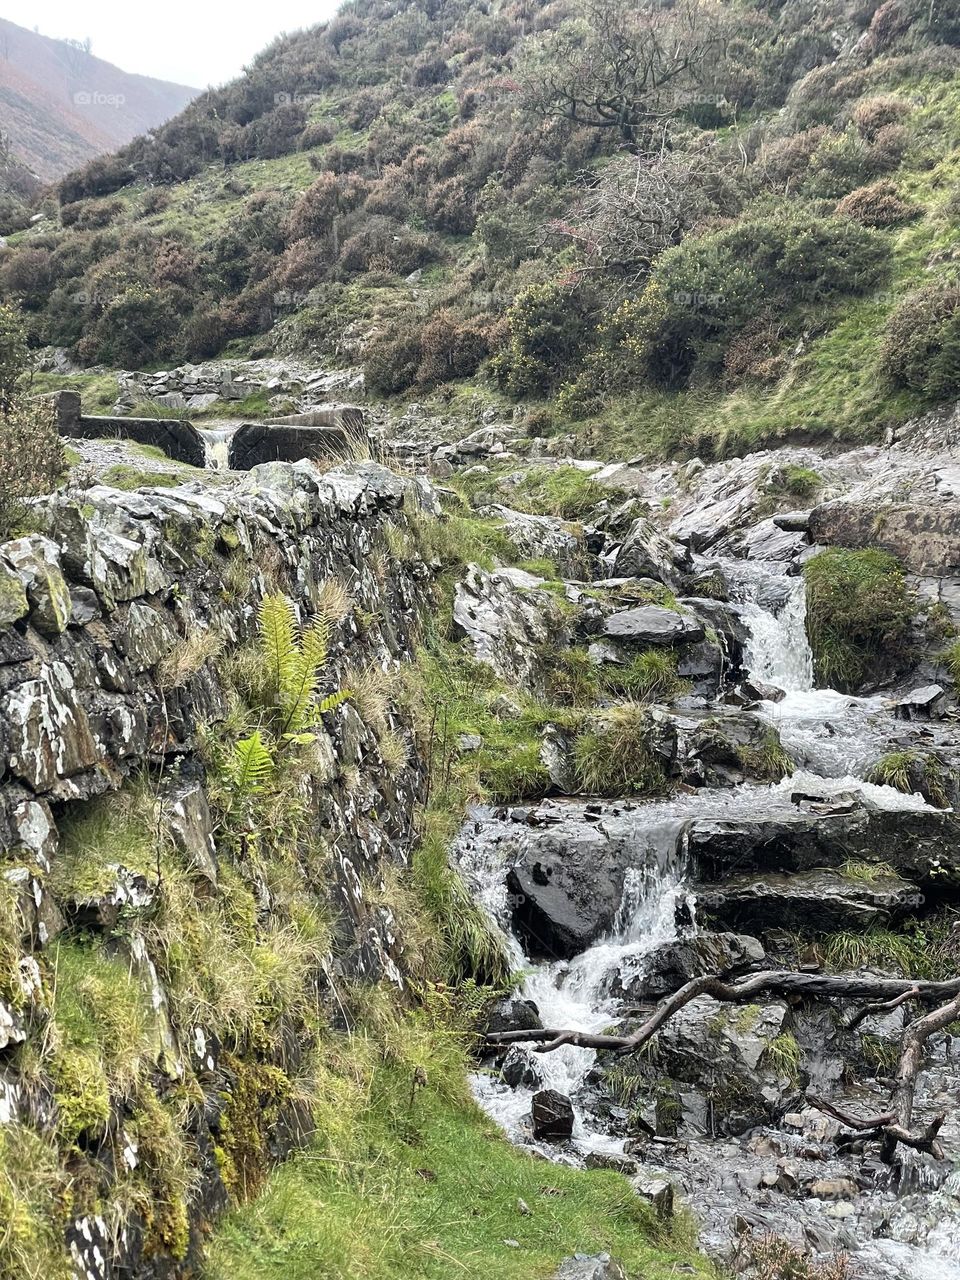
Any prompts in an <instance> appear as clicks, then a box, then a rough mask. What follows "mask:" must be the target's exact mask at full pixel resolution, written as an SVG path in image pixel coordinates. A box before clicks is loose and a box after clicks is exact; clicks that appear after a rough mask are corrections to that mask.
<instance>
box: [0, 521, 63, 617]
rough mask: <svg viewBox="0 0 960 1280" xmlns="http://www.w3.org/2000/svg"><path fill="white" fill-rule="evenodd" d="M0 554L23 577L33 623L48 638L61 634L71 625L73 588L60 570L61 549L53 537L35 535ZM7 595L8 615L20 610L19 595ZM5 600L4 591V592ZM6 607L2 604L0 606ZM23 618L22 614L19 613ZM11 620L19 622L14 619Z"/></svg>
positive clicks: (18, 540)
mask: <svg viewBox="0 0 960 1280" xmlns="http://www.w3.org/2000/svg"><path fill="white" fill-rule="evenodd" d="M0 555H2V556H3V559H4V560H5V561H6V563H7V564H8V565H9V566H10V568H11V569H12V570H13V572H14V574H15V575H16V576H17V578H19V580H20V583H21V585H22V587H23V589H24V590H25V591H26V593H27V599H28V600H29V602H30V621H31V622H32V623H33V625H34V626H35V627H36V628H37V630H38V631H42V632H44V633H45V634H46V635H59V634H60V633H61V632H62V631H65V630H66V628H67V625H68V623H69V622H70V611H71V602H70V588H69V587H68V586H67V582H66V579H65V578H64V576H63V571H62V570H61V567H60V548H59V547H58V546H57V544H56V543H55V542H51V540H50V539H49V538H43V537H41V536H40V535H39V534H32V535H31V536H30V537H27V538H16V539H14V541H12V542H5V543H4V544H3V546H2V547H0ZM6 594H7V601H6V606H7V612H8V613H9V612H10V610H11V608H13V610H14V612H16V611H17V610H18V609H19V596H18V595H17V593H16V592H12V591H9V590H8V592H7V593H6ZM0 600H2V592H0ZM0 607H2V605H0ZM17 616H22V614H17ZM9 621H16V618H10V619H9Z"/></svg>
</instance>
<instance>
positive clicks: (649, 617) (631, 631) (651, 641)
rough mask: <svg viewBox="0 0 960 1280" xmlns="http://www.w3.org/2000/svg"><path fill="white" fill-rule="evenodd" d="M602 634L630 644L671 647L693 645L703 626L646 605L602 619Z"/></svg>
mask: <svg viewBox="0 0 960 1280" xmlns="http://www.w3.org/2000/svg"><path fill="white" fill-rule="evenodd" d="M603 634H604V635H605V636H609V637H610V638H611V639H613V640H619V641H628V642H630V643H633V644H641V645H675V644H685V643H696V642H697V641H700V640H702V639H703V638H704V635H705V632H704V628H703V624H702V623H701V622H700V621H699V620H698V619H697V618H694V617H692V616H690V615H689V614H683V613H678V612H676V611H675V610H673V609H662V608H660V606H659V605H653V604H648V605H641V606H639V607H638V608H636V609H624V610H622V611H621V612H619V613H613V614H611V615H610V616H609V617H608V618H606V619H605V620H604V624H603Z"/></svg>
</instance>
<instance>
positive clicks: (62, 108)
mask: <svg viewBox="0 0 960 1280" xmlns="http://www.w3.org/2000/svg"><path fill="white" fill-rule="evenodd" d="M195 95H196V90H195V89H189V88H187V87H186V86H185V85H180V84H170V83H168V82H167V81H165V80H154V79H152V78H151V77H149V76H138V75H130V74H129V73H128V72H126V71H121V70H120V68H119V67H115V66H113V65H112V64H111V63H109V62H104V61H103V59H102V58H97V57H94V56H93V54H92V53H90V52H89V50H88V49H86V48H85V47H84V46H83V45H82V44H81V43H80V42H78V41H73V40H54V39H51V38H50V37H49V36H43V35H39V34H38V33H37V32H34V31H27V30H26V29H25V28H24V27H19V26H17V25H16V24H15V23H13V22H8V21H7V20H6V19H5V18H0V130H2V131H3V133H4V134H6V135H7V137H8V138H9V141H10V146H11V150H12V152H13V155H14V156H15V157H16V158H17V159H18V160H20V161H21V162H22V163H23V164H24V165H25V166H26V167H27V168H28V169H30V170H31V171H32V172H34V173H35V174H36V175H37V177H38V178H40V179H42V180H43V181H44V182H54V181H56V179H58V178H60V177H62V176H63V175H64V174H65V173H66V172H67V171H68V170H70V169H74V168H76V167H77V166H78V165H81V164H84V163H86V162H87V161H88V160H91V159H93V157H94V156H98V155H102V154H104V153H105V152H110V151H116V149H117V148H118V147H121V146H123V145H124V144H125V143H127V142H129V141H130V139H131V138H134V137H136V136H137V134H140V133H144V132H145V131H146V130H148V129H153V128H155V127H156V126H157V125H158V124H162V123H163V122H164V120H169V119H170V117H171V116H174V115H176V114H177V112H179V111H181V110H182V109H183V108H184V107H185V106H186V105H187V103H188V102H189V101H190V99H191V98H193V97H194V96H195Z"/></svg>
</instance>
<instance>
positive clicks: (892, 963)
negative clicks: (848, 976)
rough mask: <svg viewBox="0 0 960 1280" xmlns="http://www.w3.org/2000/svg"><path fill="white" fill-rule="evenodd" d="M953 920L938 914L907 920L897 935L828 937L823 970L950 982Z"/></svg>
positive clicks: (881, 931) (870, 932)
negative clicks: (885, 972)
mask: <svg viewBox="0 0 960 1280" xmlns="http://www.w3.org/2000/svg"><path fill="white" fill-rule="evenodd" d="M955 920H956V915H955V914H953V913H952V912H940V913H939V914H938V915H932V916H928V917H927V918H926V919H924V920H922V921H919V920H908V921H906V922H905V923H904V925H903V926H902V927H901V929H900V931H899V932H897V933H894V932H893V931H892V930H890V929H884V928H872V929H867V930H865V931H863V932H854V931H853V930H841V931H839V932H837V933H832V934H828V935H827V936H826V937H825V938H824V939H823V952H824V959H825V962H826V965H827V968H829V969H833V970H835V971H838V972H846V971H849V970H851V969H862V968H866V967H868V966H870V967H872V966H877V967H879V968H881V969H893V970H895V971H898V972H900V973H902V974H903V975H904V976H905V977H908V978H924V979H931V980H942V979H947V978H950V977H952V976H954V975H955V974H956V960H955V958H954V956H953V948H952V939H951V930H952V926H953V924H954V921H955Z"/></svg>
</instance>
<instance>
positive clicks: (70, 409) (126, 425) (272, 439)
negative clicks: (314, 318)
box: [53, 391, 366, 471]
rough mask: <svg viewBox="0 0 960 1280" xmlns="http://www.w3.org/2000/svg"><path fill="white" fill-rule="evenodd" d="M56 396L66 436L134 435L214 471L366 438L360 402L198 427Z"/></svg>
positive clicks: (322, 454)
mask: <svg viewBox="0 0 960 1280" xmlns="http://www.w3.org/2000/svg"><path fill="white" fill-rule="evenodd" d="M53 400H54V412H55V415H56V419H57V426H58V430H59V432H60V434H61V435H62V436H68V437H71V436H72V437H81V438H84V437H85V438H101V439H102V438H117V437H119V438H122V439H128V440H134V441H136V442H137V443H138V444H149V445H153V446H154V447H156V448H158V449H162V450H163V452H164V453H165V454H167V456H168V457H170V458H172V459H174V460H175V461H176V462H184V463H187V464H189V465H190V466H194V467H210V468H213V469H216V470H230V471H249V470H250V468H251V467H255V466H258V465H259V464H260V463H261V462H298V461H300V459H302V458H332V457H337V456H345V455H348V454H349V453H350V452H351V451H352V450H353V449H354V448H355V447H356V446H357V445H358V444H361V443H362V442H363V441H364V440H365V438H366V424H365V420H364V412H363V410H362V409H361V408H359V407H357V406H356V405H341V404H332V405H323V406H321V407H320V408H317V409H312V410H310V411H309V412H307V413H299V414H291V415H289V416H288V417H283V418H274V419H271V420H268V421H266V422H242V421H241V422H232V423H218V424H217V425H216V426H210V427H201V428H197V427H195V426H194V425H193V423H192V422H189V421H187V420H186V419H181V418H129V417H121V416H110V415H105V414H104V415H101V414H85V413H82V412H81V406H80V396H79V394H78V393H77V392H75V391H58V392H57V393H56V394H55V396H54V397H53Z"/></svg>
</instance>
